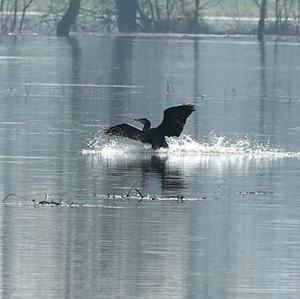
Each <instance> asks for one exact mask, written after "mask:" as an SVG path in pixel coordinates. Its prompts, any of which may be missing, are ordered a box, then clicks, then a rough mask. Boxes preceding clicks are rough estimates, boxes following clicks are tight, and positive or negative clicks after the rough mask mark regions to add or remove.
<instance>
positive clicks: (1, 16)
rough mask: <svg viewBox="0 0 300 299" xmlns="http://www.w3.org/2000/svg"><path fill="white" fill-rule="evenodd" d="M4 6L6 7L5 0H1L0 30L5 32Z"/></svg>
mask: <svg viewBox="0 0 300 299" xmlns="http://www.w3.org/2000/svg"><path fill="white" fill-rule="evenodd" d="M3 6H4V0H1V2H0V23H1V24H0V26H1V27H0V29H1V31H2V30H3Z"/></svg>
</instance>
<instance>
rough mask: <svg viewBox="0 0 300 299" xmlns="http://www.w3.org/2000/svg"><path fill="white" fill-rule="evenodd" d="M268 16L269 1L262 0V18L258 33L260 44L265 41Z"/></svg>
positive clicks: (260, 18) (260, 17)
mask: <svg viewBox="0 0 300 299" xmlns="http://www.w3.org/2000/svg"><path fill="white" fill-rule="evenodd" d="M266 14H267V0H261V4H260V16H259V22H258V32H257V39H258V40H259V41H260V42H262V41H263V40H264V32H265V19H266Z"/></svg>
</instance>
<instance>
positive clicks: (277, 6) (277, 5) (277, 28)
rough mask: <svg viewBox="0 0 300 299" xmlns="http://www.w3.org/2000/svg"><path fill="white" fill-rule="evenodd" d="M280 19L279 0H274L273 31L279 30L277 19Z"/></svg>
mask: <svg viewBox="0 0 300 299" xmlns="http://www.w3.org/2000/svg"><path fill="white" fill-rule="evenodd" d="M280 19H281V13H280V8H279V0H275V32H276V33H278V32H279V21H280Z"/></svg>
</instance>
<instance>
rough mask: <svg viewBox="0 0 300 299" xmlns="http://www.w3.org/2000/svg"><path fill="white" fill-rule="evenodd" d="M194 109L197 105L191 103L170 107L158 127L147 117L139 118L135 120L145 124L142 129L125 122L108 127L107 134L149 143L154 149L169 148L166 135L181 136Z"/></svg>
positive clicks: (165, 111)
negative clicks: (152, 125)
mask: <svg viewBox="0 0 300 299" xmlns="http://www.w3.org/2000/svg"><path fill="white" fill-rule="evenodd" d="M193 111H195V107H194V106H193V105H190V104H185V105H181V106H174V107H170V108H168V109H166V110H164V118H163V120H162V122H161V124H160V125H159V126H158V127H156V128H151V123H150V121H149V120H148V119H147V118H139V119H135V121H138V122H140V123H142V124H143V125H144V127H143V129H142V130H140V129H138V128H136V127H133V126H131V125H128V124H124V123H123V124H119V125H116V126H113V127H110V128H108V129H106V130H105V134H107V135H109V136H121V137H127V138H130V139H133V140H136V141H141V142H142V143H149V144H151V145H152V148H153V149H158V148H161V147H162V148H167V147H168V143H167V142H166V138H165V137H172V136H176V137H179V136H180V134H181V132H182V130H183V127H184V125H185V123H186V120H187V118H188V117H189V116H190V115H191V114H192V112H193Z"/></svg>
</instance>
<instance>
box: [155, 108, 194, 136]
mask: <svg viewBox="0 0 300 299" xmlns="http://www.w3.org/2000/svg"><path fill="white" fill-rule="evenodd" d="M193 111H195V107H194V106H193V105H190V104H188V105H181V106H175V107H170V108H168V109H166V110H165V111H164V118H163V121H162V123H161V124H160V125H159V126H158V127H157V129H158V130H160V132H161V133H162V134H163V135H164V136H168V137H171V136H177V137H179V136H180V134H181V132H182V130H183V127H184V125H185V122H186V120H187V118H188V117H189V116H190V115H191V113H192V112H193Z"/></svg>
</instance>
